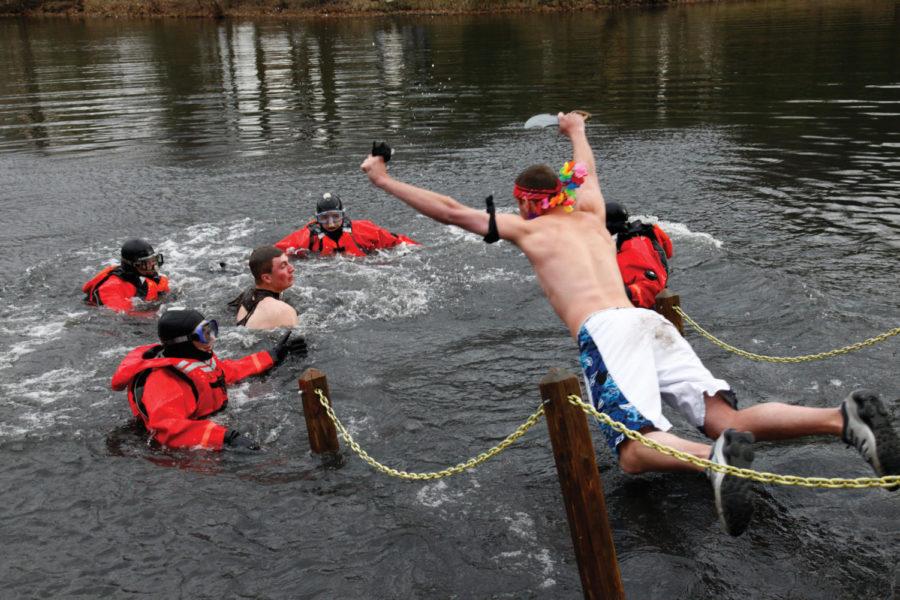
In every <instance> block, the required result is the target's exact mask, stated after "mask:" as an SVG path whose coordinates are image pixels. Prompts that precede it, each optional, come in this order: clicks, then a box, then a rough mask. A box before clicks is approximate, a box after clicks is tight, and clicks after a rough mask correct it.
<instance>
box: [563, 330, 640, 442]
mask: <svg viewBox="0 0 900 600" xmlns="http://www.w3.org/2000/svg"><path fill="white" fill-rule="evenodd" d="M578 347H579V348H580V349H581V370H582V371H584V376H585V379H586V381H587V385H588V387H589V388H590V390H591V400H592V402H593V404H594V408H596V409H597V410H598V411H600V412H602V413H604V414H606V415H608V416H609V417H610V418H612V419H613V420H615V421H619V422H620V423H624V424H625V426H626V427H628V429H630V430H632V431H638V430H640V429H643V428H644V427H653V423H651V422H650V421H648V420H647V419H645V418H644V416H643V415H642V414H641V413H640V412H639V411H638V409H637V408H635V407H634V406H632V405H631V404H630V403H629V402H628V399H627V398H625V394H623V393H622V391H621V390H620V389H619V386H618V385H616V382H615V381H613V378H612V377H611V376H610V375H609V372H608V371H607V369H606V365H605V364H604V362H603V358H602V357H601V356H600V351H599V350H597V345H596V344H595V343H594V339H593V338H592V337H591V334H590V333H588V331H587V329H585V328H582V329H581V331H579V332H578ZM599 425H600V431H602V432H603V435H604V436H605V437H606V443H607V444H608V445H609V447H610V449H612V450H614V451H615V452H617V453H618V447H619V444H621V443H622V442H624V441H625V434H624V433H619V432H618V431H616V430H615V429H613V428H612V427H610V426H609V425H606V424H605V423H599Z"/></svg>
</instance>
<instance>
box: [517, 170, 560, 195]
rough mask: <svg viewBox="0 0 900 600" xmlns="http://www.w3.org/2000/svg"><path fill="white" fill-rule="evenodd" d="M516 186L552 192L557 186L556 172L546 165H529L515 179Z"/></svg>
mask: <svg viewBox="0 0 900 600" xmlns="http://www.w3.org/2000/svg"><path fill="white" fill-rule="evenodd" d="M516 185H517V186H519V187H522V188H528V189H531V190H551V191H554V190H555V189H556V186H558V185H559V178H558V177H557V176H556V171H554V170H553V169H551V168H550V167H548V166H547V165H531V166H530V167H528V168H527V169H525V170H524V171H522V172H521V173H519V176H518V177H516Z"/></svg>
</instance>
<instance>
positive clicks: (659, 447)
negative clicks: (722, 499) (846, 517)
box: [568, 394, 900, 489]
mask: <svg viewBox="0 0 900 600" xmlns="http://www.w3.org/2000/svg"><path fill="white" fill-rule="evenodd" d="M568 399H569V403H571V404H573V405H575V406H577V407H578V408H580V409H581V410H583V411H584V412H586V413H588V414H590V415H593V416H594V417H596V418H597V419H598V420H599V421H602V422H603V423H605V424H606V425H609V426H610V427H612V428H613V429H615V430H616V431H618V432H619V433H622V434H624V435H625V437H627V438H628V439H630V440H634V441H636V442H640V443H641V444H643V445H645V446H647V447H648V448H652V449H654V450H656V451H657V452H660V453H662V454H665V455H666V456H671V457H673V458H677V459H678V460H681V461H684V462H689V463H691V464H692V465H695V466H697V467H700V468H702V469H711V470H713V471H717V472H719V473H725V474H726V475H734V476H735V477H743V478H744V479H752V480H753V481H759V482H762V483H777V484H780V485H796V486H800V487H811V488H829V489H862V488H872V487H884V488H889V487H895V486H900V475H888V476H885V477H858V478H856V479H844V478H839V477H835V478H827V477H799V476H797V475H778V474H776V473H766V472H764V471H754V470H753V469H740V468H738V467H733V466H731V465H722V464H719V463H714V462H712V461H709V460H707V459H705V458H697V457H696V456H694V455H693V454H688V453H687V452H682V451H681V450H676V449H675V448H671V447H669V446H665V445H663V444H660V443H658V442H655V441H653V440H651V439H650V438H648V437H646V436H644V435H641V434H640V433H638V432H637V431H631V430H630V429H628V428H626V427H625V425H623V424H622V423H619V422H618V421H614V420H613V419H612V418H610V417H609V415H605V414H603V413H601V412H600V411H598V410H597V409H596V408H594V407H593V406H591V405H590V404H588V403H587V402H584V401H583V400H582V399H581V398H579V397H578V396H576V395H574V394H572V395H570V396H568Z"/></svg>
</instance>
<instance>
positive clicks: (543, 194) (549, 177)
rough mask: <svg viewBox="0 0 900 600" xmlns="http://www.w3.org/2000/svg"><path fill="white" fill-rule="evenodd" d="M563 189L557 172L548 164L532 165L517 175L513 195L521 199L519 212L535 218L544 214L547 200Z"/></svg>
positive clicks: (526, 216)
mask: <svg viewBox="0 0 900 600" xmlns="http://www.w3.org/2000/svg"><path fill="white" fill-rule="evenodd" d="M560 189H561V184H560V181H559V178H558V177H557V176H556V172H555V171H554V170H553V169H551V168H550V167H548V166H547V165H531V166H530V167H528V168H527V169H525V170H524V171H522V172H521V173H520V174H519V176H518V177H516V185H515V186H514V187H513V196H515V197H516V200H518V201H519V214H521V215H522V217H523V218H525V219H533V218H535V217H539V216H541V215H542V214H544V213H545V212H546V211H547V210H548V208H549V207H547V206H545V204H546V201H547V200H549V199H550V198H552V197H553V196H555V195H557V194H558V193H559V191H560Z"/></svg>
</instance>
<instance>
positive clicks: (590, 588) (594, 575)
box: [540, 369, 625, 600]
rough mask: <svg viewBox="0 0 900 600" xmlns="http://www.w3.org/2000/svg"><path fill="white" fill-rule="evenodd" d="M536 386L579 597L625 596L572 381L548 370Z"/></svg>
mask: <svg viewBox="0 0 900 600" xmlns="http://www.w3.org/2000/svg"><path fill="white" fill-rule="evenodd" d="M540 388H541V399H542V400H543V402H544V412H545V414H546V415H547V429H548V430H549V431H550V441H551V443H552V445H553V456H554V458H555V459H556V470H557V473H558V474H559V485H560V487H561V488H562V495H563V502H564V503H565V505H566V514H567V515H568V518H569V531H570V532H571V534H572V543H573V544H574V546H575V557H576V558H577V560H578V571H579V573H580V575H581V588H582V591H583V592H584V597H585V598H586V599H591V600H594V599H598V600H625V590H624V588H623V587H622V577H621V575H620V573H619V563H618V561H617V560H616V548H615V545H614V544H613V538H612V528H611V527H610V526H609V517H608V515H607V513H606V500H605V499H604V497H603V485H602V484H601V482H600V471H599V470H598V469H597V460H596V457H595V456H594V444H593V443H592V442H591V434H590V430H589V429H588V421H587V415H585V413H584V411H583V410H581V409H580V408H578V407H576V406H573V405H572V404H571V403H570V402H569V400H568V397H569V395H570V394H575V395H577V396H579V397H580V396H581V388H580V387H579V386H578V379H576V377H575V376H574V375H572V374H571V373H569V372H568V371H565V370H564V369H551V370H550V372H549V373H548V374H547V375H546V376H545V377H544V378H543V379H542V380H541V383H540Z"/></svg>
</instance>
